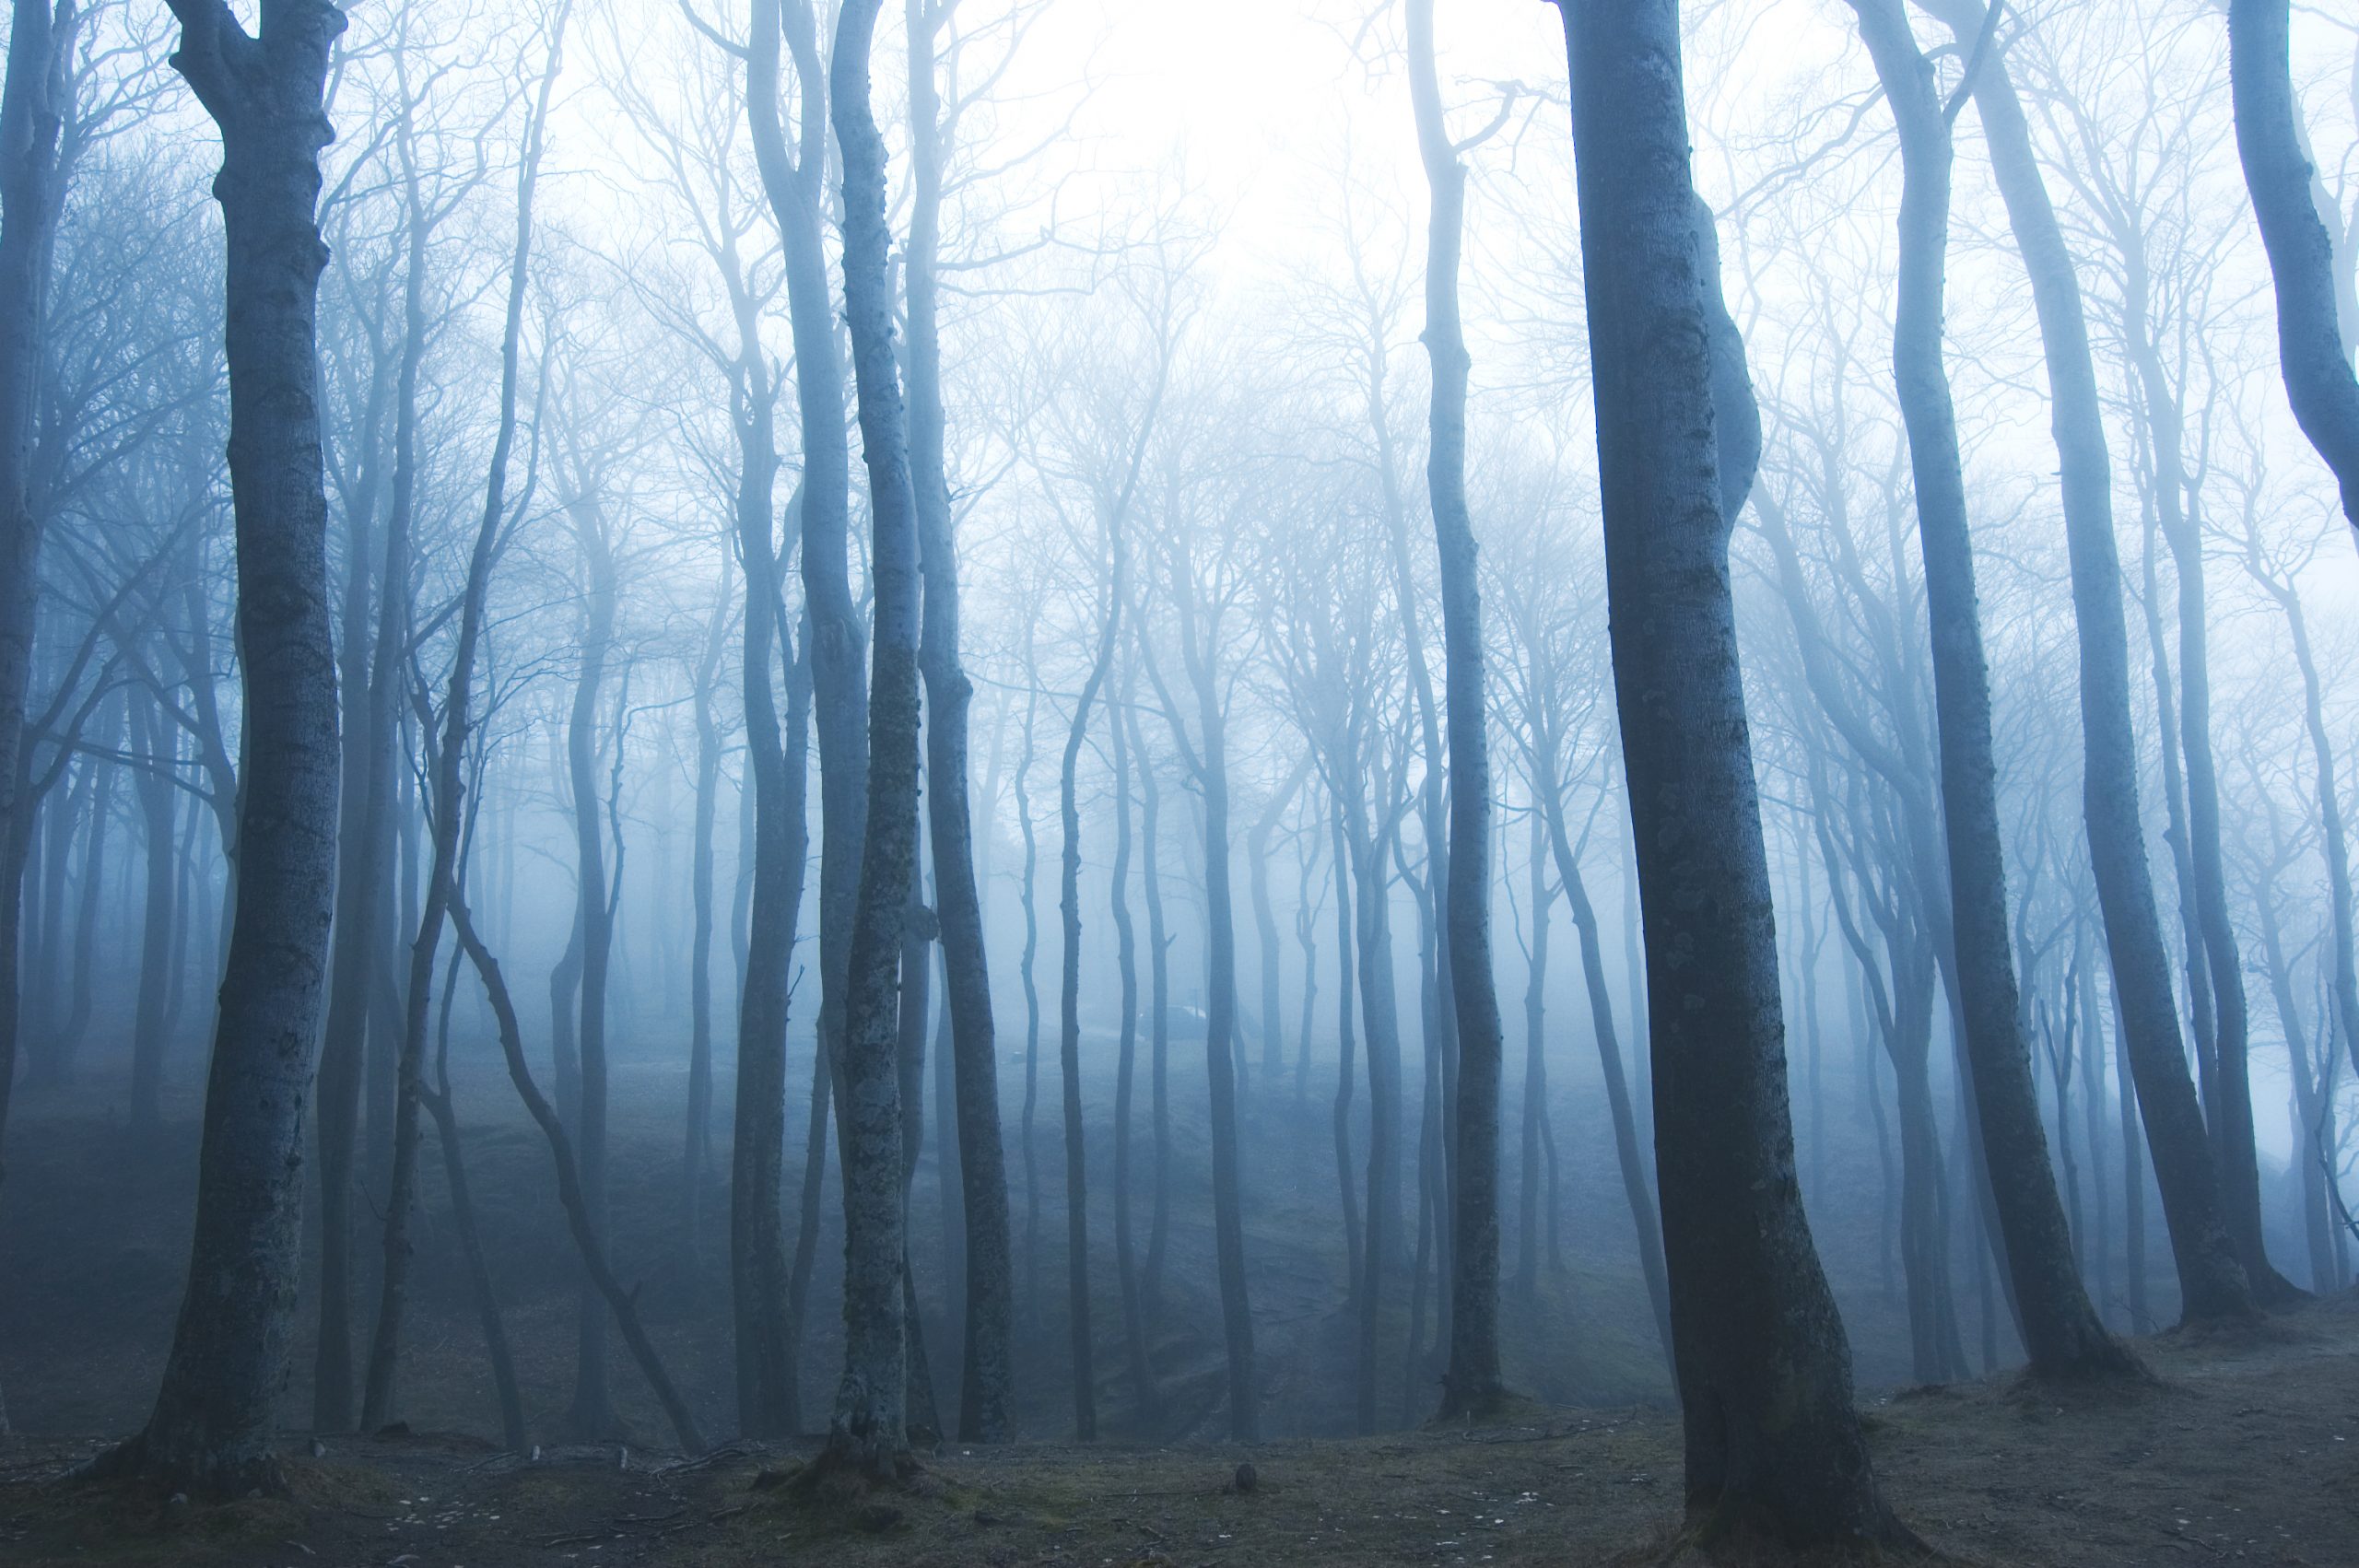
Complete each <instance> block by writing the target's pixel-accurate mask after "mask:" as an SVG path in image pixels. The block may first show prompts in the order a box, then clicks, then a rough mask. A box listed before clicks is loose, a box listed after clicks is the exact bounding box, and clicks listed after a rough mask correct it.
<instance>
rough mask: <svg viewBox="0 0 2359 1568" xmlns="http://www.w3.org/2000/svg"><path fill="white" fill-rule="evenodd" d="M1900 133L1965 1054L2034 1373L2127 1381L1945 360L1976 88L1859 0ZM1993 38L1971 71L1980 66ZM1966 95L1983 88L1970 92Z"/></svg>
mask: <svg viewBox="0 0 2359 1568" xmlns="http://www.w3.org/2000/svg"><path fill="white" fill-rule="evenodd" d="M1852 3H1853V9H1855V10H1856V11H1858V12H1859V16H1860V36H1861V37H1862V38H1863V39H1864V40H1865V41H1867V45H1868V53H1869V55H1870V56H1871V57H1872V59H1873V60H1874V61H1875V65H1876V74H1877V76H1878V77H1879V78H1880V79H1881V80H1882V81H1883V83H1884V99H1885V101H1886V102H1888V103H1889V104H1891V106H1892V112H1893V119H1894V122H1895V123H1896V124H1897V125H1898V127H1899V131H1900V146H1901V163H1902V170H1903V181H1904V183H1903V187H1902V193H1901V212H1900V300H1899V308H1898V311H1897V313H1896V315H1895V324H1894V328H1893V347H1892V358H1893V378H1894V381H1895V385H1896V386H1897V388H1898V390H1899V395H1900V411H1901V417H1902V419H1903V421H1904V422H1905V424H1906V425H1907V431H1908V451H1909V462H1910V470H1911V473H1912V474H1913V475H1914V478H1915V482H1916V491H1917V529H1918V538H1919V544H1920V546H1921V548H1922V550H1923V552H1924V557H1925V599H1926V608H1927V616H1928V619H1929V620H1930V622H1931V628H1932V646H1933V711H1934V722H1935V725H1936V728H1937V731H1938V733H1939V736H1940V742H1941V802H1942V828H1943V830H1944V836H1945V839H1946V843H1947V846H1948V849H1949V873H1950V874H1949V883H1950V902H1951V907H1952V910H1953V919H1954V933H1955V942H1956V944H1957V960H1956V962H1957V975H1958V982H1959V991H1960V997H1959V1002H1960V1007H1961V1010H1962V1012H1963V1013H1964V1015H1965V1019H1966V1040H1965V1047H1966V1062H1967V1065H1968V1067H1969V1068H1970V1070H1971V1083H1972V1093H1973V1094H1974V1098H1975V1102H1976V1106H1977V1109H1978V1111H1979V1113H1980V1119H1981V1125H1982V1141H1983V1152H1984V1154H1985V1156H1986V1164H1987V1168H1988V1169H1989V1174H1990V1180H1991V1183H1992V1185H1993V1187H1994V1188H1995V1196H1996V1199H1997V1208H1998V1213H1999V1224H2000V1229H2001V1234H2002V1235H2003V1236H2004V1237H2005V1242H2006V1246H2005V1255H2006V1261H2007V1264H2008V1267H2009V1270H2010V1271H2011V1273H2012V1276H2013V1281H2014V1287H2015V1288H2014V1300H2015V1305H2016V1312H2017V1317H2018V1320H2019V1321H2020V1323H2021V1324H2022V1327H2023V1334H2024V1342H2025V1349H2026V1350H2027V1351H2028V1352H2030V1355H2031V1362H2032V1366H2033V1368H2034V1370H2036V1371H2037V1372H2038V1373H2040V1374H2042V1375H2046V1376H2049V1377H2071V1376H2083V1375H2093V1374H2105V1373H2122V1372H2128V1371H2130V1370H2131V1369H2132V1367H2133V1365H2134V1363H2132V1361H2131V1360H2130V1356H2129V1353H2128V1352H2125V1351H2124V1350H2123V1349H2122V1348H2121V1346H2120V1345H2119V1344H2118V1343H2117V1342H2116V1341H2115V1340H2114V1338H2113V1336H2112V1335H2110V1334H2108V1333H2107V1332H2106V1328H2105V1325H2104V1324H2103V1323H2101V1322H2099V1321H2098V1319H2097V1315H2096V1310H2095V1307H2093V1306H2091V1305H2089V1298H2088V1293H2087V1292H2086V1291H2085V1290H2084V1289H2083V1287H2082V1284H2081V1276H2080V1273H2079V1270H2078V1269H2077V1268H2076V1267H2075V1264H2074V1261H2073V1257H2072V1247H2071V1232H2070V1230H2069V1229H2068V1227H2067V1226H2066V1223H2065V1219H2064V1210H2063V1207H2062V1205H2061V1204H2060V1202H2059V1201H2058V1200H2057V1196H2056V1186H2055V1179H2054V1177H2053V1176H2052V1175H2051V1174H2050V1169H2049V1165H2048V1140H2047V1135H2046V1133H2045V1131H2044V1130H2043V1129H2042V1128H2041V1126H2040V1119H2039V1096H2038V1091H2037V1088H2036V1085H2035V1084H2034V1082H2033V1081H2032V1072H2031V1054H2030V1047H2029V1045H2028V1043H2027V1042H2026V1041H2025V1038H2024V1036H2023V1032H2022V1021H2023V1019H2022V1011H2021V1008H2020V1005H2019V1000H2018V997H2017V994H2016V989H2015V974H2014V966H2013V962H2012V959H2011V955H2010V953H2009V950H2008V945H2007V885H2006V867H2005V861H2004V858H2003V853H2002V848H2001V839H2000V832H1999V792H1998V769H1997V764H1996V762H1995V760H1994V757H1993V755H1992V748H1991V740H1990V681H1989V667H1988V664H1987V662H1986V661H1985V659H1984V656H1983V650H1982V625H1981V608H1980V605H1979V603H1978V596H1977V593H1976V590H1975V580H1974V545H1973V539H1972V536H1971V533H1970V530H1969V526H1968V523H1967V520H1966V470H1965V459H1964V458H1963V457H1962V456H1961V454H1960V452H1959V450H1958V439H1957V413H1956V409H1955V407H1954V404H1952V402H1951V398H1950V385H1949V374H1948V371H1947V370H1946V369H1945V368H1944V367H1943V365H1942V294H1943V288H1944V281H1943V275H1944V269H1945V267H1946V265H1947V260H1946V258H1947V254H1948V246H1949V221H1950V170H1951V164H1952V161H1953V158H1952V153H1951V146H1950V126H1951V124H1952V123H1953V120H1954V111H1955V110H1956V109H1958V108H1960V107H1962V106H1963V105H1964V103H1965V89H1964V88H1961V90H1960V92H1959V94H1958V95H1957V96H1956V97H1955V98H1954V99H1952V100H1951V101H1950V103H1949V104H1947V105H1944V104H1943V103H1942V99H1941V97H1940V94H1939V92H1938V90H1937V88H1936V84H1935V80H1934V76H1933V68H1932V65H1931V63H1930V62H1929V61H1927V60H1926V58H1925V57H1924V55H1923V54H1922V53H1919V51H1918V47H1917V41H1916V38H1915V36H1914V35H1913V34H1912V33H1911V32H1910V30H1909V26H1908V17H1907V12H1906V11H1905V10H1904V9H1903V8H1902V4H1901V0H1852ZM1991 26H1995V18H1993V19H1992V20H1991V21H1989V22H1986V24H1985V28H1986V32H1985V34H1984V35H1983V37H1982V38H1981V39H1980V40H1979V41H1978V43H1977V45H1976V48H1977V51H1978V53H1977V54H1976V55H1975V56H1974V57H1973V58H1971V59H1970V60H1969V62H1968V64H1967V66H1966V69H1967V71H1968V72H1969V73H1972V72H1975V71H1978V70H1979V69H1980V68H1981V66H1982V64H1983V61H1982V58H1981V56H1982V54H1984V53H1987V52H1988V50H1989V37H1988V31H1987V29H1989V27H1991ZM1966 85H1967V86H1970V85H1971V84H1970V81H1969V83H1968V84H1966Z"/></svg>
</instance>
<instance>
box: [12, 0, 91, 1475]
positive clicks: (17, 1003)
mask: <svg viewBox="0 0 2359 1568" xmlns="http://www.w3.org/2000/svg"><path fill="white" fill-rule="evenodd" d="M76 20H77V14H76V8H75V5H74V0H64V3H62V4H58V5H57V6H55V8H54V9H53V8H52V4H51V0H13V5H12V9H11V13H10V23H9V31H8V64H7V77H6V85H5V86H0V1180H5V1179H6V1137H7V1130H8V1101H9V1097H10V1094H11V1092H12V1090H13V1089H14V1088H15V1085H16V1081H17V1054H18V1031H19V1028H20V1024H21V1017H22V1012H23V995H22V990H21V985H22V980H21V975H22V965H21V962H20V949H21V947H22V945H23V928H22V918H23V889H24V872H25V859H26V854H27V851H28V849H29V846H30V841H31V836H32V819H33V811H34V807H35V805H36V803H37V802H36V801H35V799H34V796H33V793H32V791H31V790H30V789H29V780H28V778H27V769H26V766H25V760H24V736H25V698H26V693H27V691H28V689H29V685H30V682H31V678H32V660H33V632H34V623H35V614H34V612H35V608H36V606H37V604H38V603H39V589H40V570H39V568H40V560H41V520H40V517H39V515H38V514H37V513H36V512H35V511H34V509H33V506H32V494H31V472H30V471H31V468H32V464H33V454H34V446H35V439H36V431H37V430H38V428H39V419H40V409H41V387H42V382H43V380H44V377H43V372H44V370H45V369H46V368H47V363H48V345H47V343H46V341H45V338H46V333H45V328H46V326H47V324H48V316H49V308H48V299H49V278H50V271H51V266H52V258H53V251H54V249H55V242H56V238H57V224H58V219H59V216H60V215H61V214H62V213H63V212H64V211H65V173H66V170H65V168H64V167H63V165H62V164H61V161H60V158H59V154H58V146H59V138H60V135H61V133H62V129H63V126H64V123H65V115H66V112H67V111H68V109H69V108H70V105H69V104H68V102H67V101H66V100H67V94H68V88H67V81H66V73H65V63H66V60H67V58H68V55H69V51H70V49H71V47H72V41H73V36H74V32H75V28H76ZM6 1430H7V1411H6V1407H5V1405H0V1432H5V1431H6Z"/></svg>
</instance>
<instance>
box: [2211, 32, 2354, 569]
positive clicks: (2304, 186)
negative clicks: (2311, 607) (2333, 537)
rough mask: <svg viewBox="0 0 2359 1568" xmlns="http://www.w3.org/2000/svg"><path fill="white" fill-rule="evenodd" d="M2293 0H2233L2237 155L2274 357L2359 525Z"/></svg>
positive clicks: (2346, 512) (2345, 361)
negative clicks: (2248, 197) (2265, 277)
mask: <svg viewBox="0 0 2359 1568" xmlns="http://www.w3.org/2000/svg"><path fill="white" fill-rule="evenodd" d="M2292 13H2293V6H2292V5H2291V4H2290V0H2228V84H2229V88H2230V91H2231V93H2232V95H2233V97H2234V100H2235V104H2236V153H2237V156H2238V157H2239V158H2242V160H2243V162H2244V166H2245V184H2246V185H2247V187H2248V189H2249V190H2250V191H2251V193H2252V209H2253V216H2255V217H2256V218H2257V219H2258V220H2259V224H2260V241H2261V244H2262V246H2263V247H2264V248H2265V249H2266V250H2267V251H2268V252H2269V270H2270V273H2271V275H2272V276H2273V277H2274V278H2275V279H2276V282H2277V357H2278V361H2279V364H2280V366H2281V367H2282V369H2283V372H2284V376H2285V396H2286V399H2287V401H2288V402H2290V403H2292V404H2293V405H2294V421H2295V422H2296V423H2297V424H2299V425H2300V426H2301V427H2302V433H2303V434H2304V435H2306V436H2307V437H2309V439H2310V444H2311V445H2312V446H2314V447H2316V448H2317V449H2318V456H2320V457H2322V458H2324V459H2325V460H2326V465H2327V467H2328V468H2330V469H2331V470H2332V471H2333V473H2334V481H2335V483H2336V484H2337V485H2338V486H2341V490H2342V515H2343V516H2344V517H2345V518H2347V519H2348V520H2349V521H2350V522H2351V526H2352V527H2353V530H2355V531H2359V378H2354V377H2353V373H2352V369H2351V359H2350V357H2349V356H2348V355H2347V354H2346V353H2345V352H2344V351H2343V341H2344V340H2343V337H2342V335H2341V333H2342V332H2345V331H2349V330H2351V324H2350V323H2347V322H2345V323H2342V324H2341V330H2338V325H2337V311H2336V309H2335V301H2334V246H2333V243H2332V241H2331V240H2330V239H2329V238H2328V235H2327V231H2326V224H2325V223H2324V222H2323V221H2322V220H2321V219H2320V218H2319V217H2318V207H2317V205H2315V204H2314V203H2313V202H2312V200H2311V197H2310V176H2311V170H2310V160H2309V158H2308V157H2307V155H2306V154H2305V152H2304V151H2303V148H2302V138H2301V127H2300V123H2299V120H2298V116H2299V114H2300V111H2301V106H2300V105H2299V104H2298V103H2297V102H2296V101H2295V100H2294V76H2293V16H2292Z"/></svg>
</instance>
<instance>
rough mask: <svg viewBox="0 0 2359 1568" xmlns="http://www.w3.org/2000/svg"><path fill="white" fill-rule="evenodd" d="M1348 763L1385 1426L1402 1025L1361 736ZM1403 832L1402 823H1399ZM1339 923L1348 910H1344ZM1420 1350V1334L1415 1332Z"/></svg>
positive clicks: (1372, 1415) (1372, 1318) (1366, 1282)
mask: <svg viewBox="0 0 2359 1568" xmlns="http://www.w3.org/2000/svg"><path fill="white" fill-rule="evenodd" d="M1344 746H1345V748H1346V749H1345V751H1344V756H1343V758H1342V759H1341V760H1342V763H1343V766H1340V767H1339V768H1338V769H1337V778H1336V779H1335V800H1336V807H1337V811H1338V813H1339V814H1340V815H1341V817H1342V819H1343V822H1342V826H1343V834H1342V838H1341V839H1340V840H1339V842H1341V843H1342V844H1343V845H1344V847H1345V848H1346V853H1345V855H1344V860H1338V861H1337V862H1336V873H1335V874H1336V877H1337V882H1336V887H1337V890H1338V895H1339V896H1340V895H1341V893H1342V890H1343V889H1344V886H1345V885H1347V884H1346V883H1345V882H1344V864H1345V861H1346V860H1348V861H1349V863H1350V879H1349V883H1348V885H1350V886H1351V888H1352V890H1353V893H1354V895H1355V896H1354V898H1353V900H1352V915H1353V919H1354V920H1355V921H1356V925H1357V930H1356V931H1355V932H1354V933H1353V935H1354V937H1355V938H1356V941H1347V942H1344V954H1345V956H1349V952H1350V949H1351V948H1352V947H1354V946H1356V947H1357V948H1358V954H1359V987H1358V989H1359V1001H1360V1023H1361V1025H1362V1029H1361V1032H1362V1034H1363V1036H1365V1038H1366V1039H1367V1203H1366V1205H1365V1206H1364V1213H1363V1218H1362V1221H1361V1223H1362V1224H1363V1226H1364V1227H1365V1229H1366V1232H1367V1235H1366V1236H1365V1238H1364V1239H1363V1241H1362V1243H1361V1247H1360V1281H1359V1306H1360V1310H1359V1321H1358V1324H1357V1328H1358V1330H1359V1360H1358V1385H1359V1386H1358V1387H1357V1389H1356V1391H1355V1393H1356V1398H1355V1403H1356V1406H1357V1414H1358V1419H1359V1430H1360V1431H1361V1432H1362V1433H1373V1432H1374V1431H1376V1429H1377V1413H1376V1394H1377V1375H1378V1372H1379V1358H1380V1348H1381V1344H1382V1339H1381V1334H1380V1327H1381V1319H1382V1316H1383V1309H1384V1287H1385V1282H1386V1278H1385V1277H1386V1273H1387V1270H1388V1268H1389V1264H1388V1261H1387V1259H1388V1251H1387V1249H1388V1247H1390V1246H1391V1245H1392V1240H1391V1238H1392V1237H1393V1236H1394V1235H1397V1234H1398V1233H1399V1231H1400V1228H1401V1175H1400V1165H1401V1156H1400V1154H1399V1152H1398V1150H1399V1145H1400V1138H1401V1112H1402V1086H1401V1024H1400V1019H1399V1017H1398V1014H1397V1012H1396V1010H1395V1006H1394V1001H1393V990H1394V988H1393V983H1392V919H1391V893H1392V888H1391V879H1390V878H1388V877H1387V876H1386V875H1385V871H1384V857H1385V847H1384V845H1383V844H1382V843H1380V842H1379V841H1378V840H1377V838H1376V837H1375V835H1373V834H1372V833H1371V832H1370V831H1369V829H1368V825H1367V817H1366V815H1365V814H1364V813H1365V812H1366V809H1367V790H1366V777H1365V774H1364V772H1363V770H1362V768H1361V766H1360V760H1359V755H1358V751H1357V742H1356V739H1353V738H1347V739H1346V741H1345V743H1344ZM1394 831H1395V832H1397V831H1398V829H1397V828H1396V829H1394ZM1336 919H1337V921H1338V930H1341V929H1342V927H1341V924H1340V922H1341V920H1342V919H1343V911H1342V909H1341V908H1339V909H1338V910H1337V911H1336ZM1351 996H1352V987H1351V986H1349V985H1345V986H1344V989H1343V993H1342V1004H1343V1005H1344V1006H1345V1007H1348V1006H1349V1005H1350V1003H1351ZM1411 1343H1412V1352H1413V1354H1414V1334H1413V1337H1412V1341H1411Z"/></svg>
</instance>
